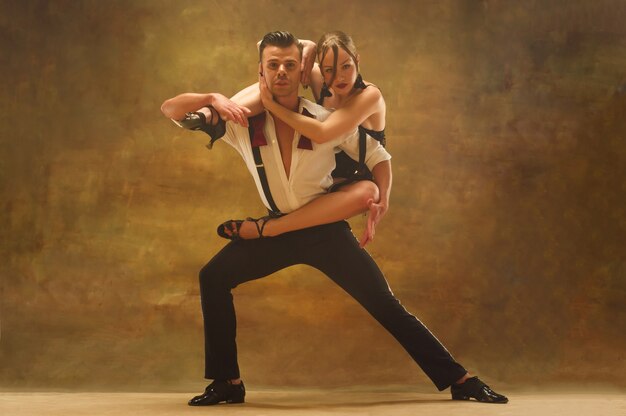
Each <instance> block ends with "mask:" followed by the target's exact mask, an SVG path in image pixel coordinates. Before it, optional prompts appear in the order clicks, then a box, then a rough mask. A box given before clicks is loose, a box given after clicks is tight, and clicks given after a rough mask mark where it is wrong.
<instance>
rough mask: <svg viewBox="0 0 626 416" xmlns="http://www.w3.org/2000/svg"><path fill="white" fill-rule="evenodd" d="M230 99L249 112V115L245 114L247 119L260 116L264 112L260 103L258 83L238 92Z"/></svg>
mask: <svg viewBox="0 0 626 416" xmlns="http://www.w3.org/2000/svg"><path fill="white" fill-rule="evenodd" d="M230 99H231V100H232V101H233V102H235V103H236V104H239V105H241V106H243V107H246V108H248V109H249V110H250V113H249V114H247V116H248V117H252V116H256V115H257V114H261V113H262V112H263V111H264V110H265V107H263V103H262V102H261V93H260V92H259V83H258V82H256V83H254V84H252V85H250V86H249V87H246V88H244V89H243V90H241V91H239V92H238V93H237V94H235V95H233V96H232V97H230Z"/></svg>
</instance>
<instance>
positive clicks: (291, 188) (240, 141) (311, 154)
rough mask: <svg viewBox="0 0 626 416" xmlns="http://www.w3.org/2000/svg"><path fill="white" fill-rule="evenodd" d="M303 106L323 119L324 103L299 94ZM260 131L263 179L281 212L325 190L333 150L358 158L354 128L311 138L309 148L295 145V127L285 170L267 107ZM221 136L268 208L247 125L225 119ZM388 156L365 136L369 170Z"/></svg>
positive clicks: (332, 165) (332, 164)
mask: <svg viewBox="0 0 626 416" xmlns="http://www.w3.org/2000/svg"><path fill="white" fill-rule="evenodd" d="M303 108H306V110H308V112H309V113H310V114H312V115H313V116H314V117H315V118H316V119H317V120H320V121H324V120H325V119H326V118H327V117H328V115H329V114H330V112H329V111H328V110H327V109H325V108H324V107H322V106H319V105H317V104H315V103H312V102H311V101H309V100H307V99H304V98H302V97H300V104H299V112H300V113H302V112H303ZM264 133H265V138H266V139H267V145H265V146H260V151H261V157H262V159H263V164H264V165H265V172H266V176H267V181H268V184H269V187H270V191H271V193H272V198H273V199H274V202H275V203H276V206H277V207H278V209H279V210H280V211H281V212H282V213H285V214H286V213H289V212H291V211H294V210H296V209H298V208H300V207H301V206H303V205H305V204H306V203H308V202H310V201H312V200H313V199H315V198H317V197H319V196H321V195H323V194H325V193H326V192H327V190H328V188H329V187H330V186H331V185H332V184H333V178H332V176H331V172H332V171H333V170H334V169H335V153H338V152H340V151H341V150H343V151H344V152H346V153H347V154H348V156H350V157H351V158H352V159H354V160H356V161H358V160H359V133H358V129H354V131H352V132H350V133H349V134H345V135H343V136H340V137H338V138H336V139H334V140H331V141H328V142H326V143H323V144H317V143H314V142H311V145H312V147H313V149H312V150H309V149H305V148H299V147H298V144H299V143H300V133H298V132H297V131H296V132H295V133H294V137H293V141H292V146H293V147H292V154H291V169H290V172H289V174H287V173H286V172H285V167H284V165H283V161H282V157H281V153H280V148H279V145H278V139H277V137H276V129H275V126H274V119H273V118H272V116H271V114H270V113H269V112H267V111H266V118H265V129H264ZM221 139H222V140H224V141H225V142H226V143H228V144H229V145H231V146H232V147H234V148H235V150H237V152H238V153H239V154H240V155H241V157H242V158H243V160H244V162H245V163H246V166H247V167H248V170H249V171H250V174H251V175H252V177H253V178H254V182H255V183H256V186H257V190H258V191H259V195H260V196H261V200H262V201H263V203H264V204H265V206H266V207H267V208H268V209H270V205H269V204H268V202H267V199H266V198H265V194H264V192H263V187H262V186H261V181H260V179H259V175H258V172H257V169H256V165H255V163H254V157H253V155H252V145H251V143H250V136H249V133H248V129H247V128H246V127H242V126H240V125H239V124H236V123H233V122H230V121H229V122H227V123H226V133H225V134H224V136H223V137H222V138H221ZM305 140H306V139H305ZM389 159H391V155H390V154H389V153H387V151H386V150H385V148H384V147H383V146H381V144H380V143H379V142H378V141H377V140H375V139H373V138H371V137H369V136H367V153H366V157H365V164H366V165H367V167H368V168H369V169H370V170H372V169H373V168H374V166H376V165H377V164H378V163H380V162H382V161H385V160H389Z"/></svg>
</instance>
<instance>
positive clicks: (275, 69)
mask: <svg viewBox="0 0 626 416" xmlns="http://www.w3.org/2000/svg"><path fill="white" fill-rule="evenodd" d="M262 66H263V76H264V78H265V82H266V83H267V87H268V88H269V90H270V91H271V93H272V94H273V95H274V96H276V97H286V96H290V95H293V94H295V95H297V94H298V86H299V85H300V74H301V69H300V51H299V50H298V47H297V46H296V45H291V46H290V47H288V48H279V47H278V46H271V45H270V46H267V47H265V49H263V61H262Z"/></svg>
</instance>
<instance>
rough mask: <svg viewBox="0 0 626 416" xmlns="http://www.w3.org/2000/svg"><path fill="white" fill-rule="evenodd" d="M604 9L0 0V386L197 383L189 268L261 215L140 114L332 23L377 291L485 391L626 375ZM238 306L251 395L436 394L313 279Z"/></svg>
mask: <svg viewBox="0 0 626 416" xmlns="http://www.w3.org/2000/svg"><path fill="white" fill-rule="evenodd" d="M624 22H626V3H625V2H624V1H623V0H604V1H595V2H591V1H543V0H542V1H504V0H502V1H497V0H489V1H477V0H476V1H452V0H449V1H386V2H380V1H375V0H372V1H345V2H334V1H329V0H315V1H306V2H295V1H268V0H254V1H233V2H230V1H199V0H194V1H148V0H145V1H121V0H120V1H96V0H92V1H73V0H71V1H70V0H68V1H61V0H55V1H34V0H29V1H23V2H17V1H8V0H7V1H1V2H0V45H1V47H2V53H1V54H0V76H1V79H2V91H1V98H0V104H1V111H0V118H1V123H0V132H1V146H0V155H1V157H0V164H1V165H0V173H1V175H2V176H1V182H0V185H1V189H0V192H1V196H2V199H1V204H2V214H1V216H0V227H1V230H2V234H1V256H2V257H1V259H0V260H1V262H0V264H1V279H2V281H1V304H0V313H1V316H0V325H1V335H0V336H1V337H0V386H1V387H3V388H10V389H13V388H50V387H59V388H66V387H67V388H79V387H80V388H93V389H109V388H110V389H149V388H150V389H152V388H157V389H158V388H167V389H187V388H189V386H193V387H195V388H196V389H197V388H198V387H199V386H201V385H202V383H201V378H202V372H203V355H202V353H203V344H202V317H201V312H200V305H199V295H198V286H197V272H198V270H199V269H200V267H202V265H204V263H205V262H206V261H207V260H208V259H209V258H210V257H211V256H212V255H213V254H214V253H215V252H216V251H217V250H219V249H220V247H222V246H223V244H224V240H222V239H220V238H218V237H217V236H216V234H215V227H216V225H217V224H218V223H220V222H222V221H223V220H225V219H228V218H231V217H232V218H238V217H244V216H247V215H259V214H262V213H263V209H262V206H261V204H260V202H259V201H258V196H257V195H256V192H255V189H254V187H253V182H252V180H251V178H250V177H249V174H248V173H247V171H245V169H244V167H243V164H242V163H241V161H240V160H239V158H238V156H237V155H236V154H235V152H234V151H233V150H232V149H230V148H228V147H227V146H226V145H225V144H218V145H216V148H215V149H213V151H211V152H209V151H208V150H206V149H205V148H204V143H205V142H206V137H202V135H198V134H194V133H189V132H185V131H182V130H180V129H178V128H176V127H175V126H174V125H173V124H172V123H171V122H170V121H169V120H167V119H165V118H164V117H163V116H162V115H161V113H160V111H159V106H160V104H161V102H162V101H163V100H164V99H166V98H169V97H171V96H173V95H175V94H177V93H180V92H185V91H201V92H208V91H221V92H224V93H227V94H231V93H234V92H236V91H238V89H240V88H241V87H244V86H246V85H248V84H249V83H251V82H253V81H254V80H255V73H256V59H257V58H256V48H255V43H256V41H257V40H258V39H259V38H260V37H261V36H262V35H263V34H264V33H265V32H267V31H270V30H276V29H287V30H291V31H293V32H294V33H295V34H296V35H298V36H300V37H303V38H309V39H314V40H316V39H317V38H318V37H319V36H320V35H321V34H322V33H323V32H324V31H326V30H332V29H342V30H344V31H346V32H348V33H350V34H352V35H353V37H354V39H355V42H356V44H357V46H358V47H359V51H360V54H361V59H362V72H363V74H364V76H365V78H366V79H367V80H370V81H373V82H375V83H376V84H378V85H379V86H380V87H381V89H382V91H383V93H384V95H385V98H386V101H387V105H388V127H387V130H388V137H389V139H388V142H389V145H388V148H389V150H390V152H391V153H392V154H393V156H394V159H393V166H394V173H395V186H394V192H393V196H392V205H391V210H390V212H389V214H388V216H387V217H386V218H385V219H384V221H383V222H382V224H381V226H380V228H379V230H378V234H377V236H376V240H375V242H374V243H373V244H372V245H371V246H370V247H369V250H370V252H371V254H372V255H373V256H374V258H375V259H376V260H377V261H378V263H379V265H380V267H381V268H382V269H383V271H384V272H385V274H386V276H387V278H388V280H389V282H390V284H391V286H392V288H393V290H394V292H395V294H396V295H397V296H398V297H399V298H400V300H401V301H402V302H403V304H404V305H405V306H406V307H407V308H408V309H409V310H410V311H412V312H413V313H415V314H416V315H417V316H418V317H420V318H421V319H422V320H423V321H424V322H425V323H426V324H427V325H428V326H429V327H430V328H431V329H432V330H433V332H434V333H435V334H436V335H437V336H438V337H439V339H440V340H441V341H443V342H444V343H445V345H446V346H447V347H448V348H449V349H450V351H451V352H452V353H453V355H454V356H455V357H456V358H457V359H458V360H459V361H461V362H462V363H463V364H464V365H465V366H466V367H468V368H470V369H471V370H473V371H475V372H477V373H478V374H480V375H481V376H483V377H484V378H485V379H487V380H489V381H490V382H491V383H492V384H494V385H500V386H502V385H508V386H527V385H529V384H531V383H539V384H540V385H550V384H556V383H560V382H573V383H587V382H594V383H596V382H601V383H610V384H613V385H615V386H618V387H621V388H624V387H626V365H625V350H626V331H625V328H626V314H625V306H624V303H625V300H626V296H625V294H626V208H625V206H626V197H625V194H626V143H625V140H626V134H625V133H626V125H625V120H626V26H625V25H624ZM352 223H353V226H354V229H355V231H356V232H360V230H361V229H362V226H363V219H362V218H358V219H356V220H354V221H352ZM235 297H236V307H237V310H238V319H239V333H238V341H239V346H240V364H241V367H242V372H243V376H244V378H245V379H246V381H247V383H248V384H249V385H252V386H316V385H322V384H323V385H352V384H359V385H372V386H374V385H376V386H380V385H389V384H404V385H411V384H412V385H415V386H421V387H419V388H420V389H423V390H424V391H434V387H432V386H431V385H430V384H429V382H428V380H427V379H426V377H425V376H424V375H423V373H421V371H419V369H418V367H417V366H416V365H415V364H413V362H412V361H411V360H410V359H409V357H408V355H407V354H406V353H405V352H404V351H403V350H402V349H401V348H400V346H399V345H398V344H397V343H396V341H395V340H394V339H392V338H391V337H390V336H389V335H388V334H387V333H386V332H385V331H384V330H383V329H382V328H381V327H380V326H379V325H378V324H377V323H376V322H375V321H373V320H372V319H371V318H370V317H369V316H367V315H366V313H365V312H364V311H363V310H362V309H361V308H360V307H359V306H358V305H356V303H355V302H354V301H353V300H352V299H350V298H348V297H347V296H346V295H345V294H344V293H343V292H342V291H340V290H339V289H338V288H337V287H335V286H333V285H332V284H331V283H330V282H329V281H328V280H327V279H326V278H325V277H324V276H323V275H322V274H320V273H319V272H317V271H315V270H313V269H311V268H309V267H304V266H302V267H293V268H290V269H287V270H285V271H283V272H281V273H277V274H276V275H273V276H272V277H269V278H267V279H264V280H262V281H258V282H253V283H250V284H246V285H244V286H241V287H239V288H237V289H236V290H235ZM416 388H417V387H416Z"/></svg>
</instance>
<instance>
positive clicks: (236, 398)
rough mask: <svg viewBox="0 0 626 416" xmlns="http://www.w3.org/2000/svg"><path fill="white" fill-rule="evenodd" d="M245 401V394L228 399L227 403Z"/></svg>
mask: <svg viewBox="0 0 626 416" xmlns="http://www.w3.org/2000/svg"><path fill="white" fill-rule="evenodd" d="M244 402H245V400H244V398H243V396H241V397H233V398H232V399H228V400H226V403H228V404H235V403H244Z"/></svg>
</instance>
